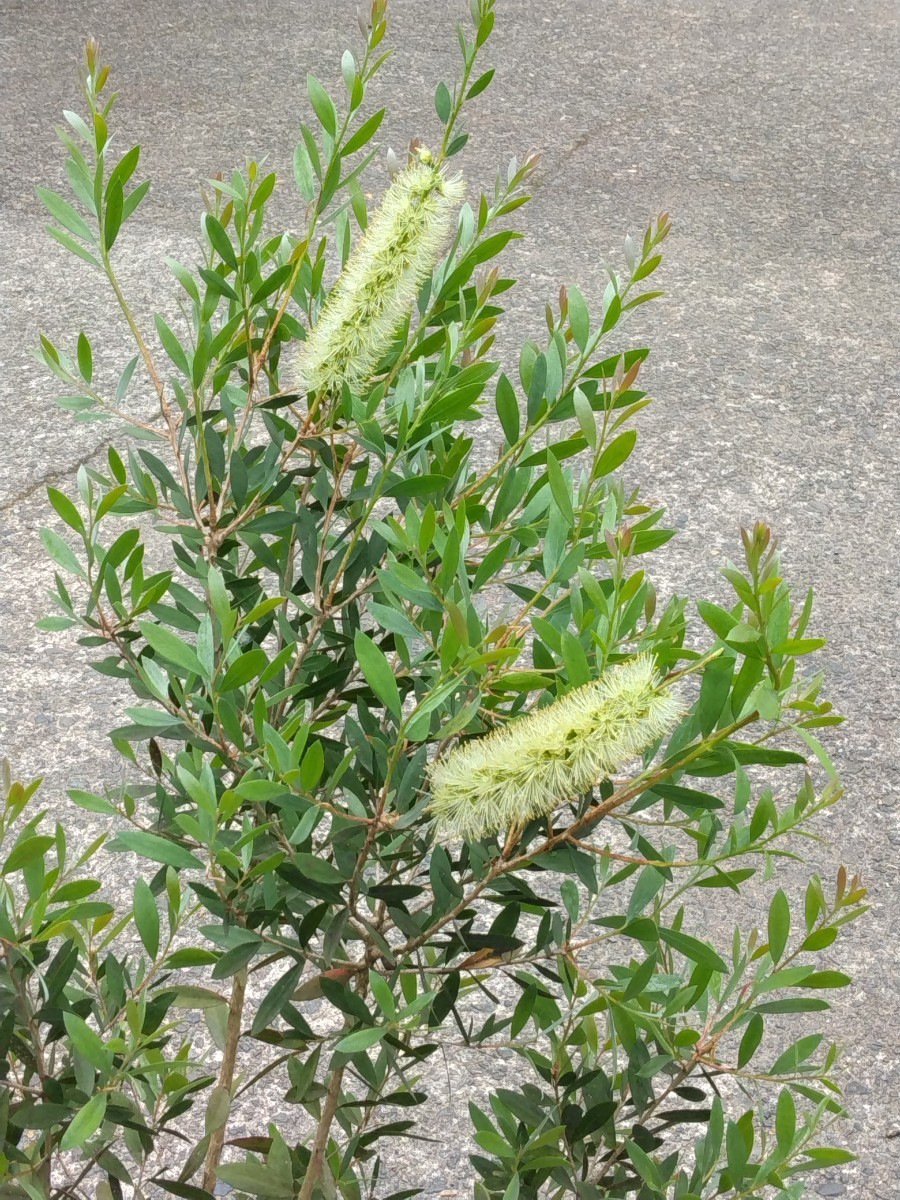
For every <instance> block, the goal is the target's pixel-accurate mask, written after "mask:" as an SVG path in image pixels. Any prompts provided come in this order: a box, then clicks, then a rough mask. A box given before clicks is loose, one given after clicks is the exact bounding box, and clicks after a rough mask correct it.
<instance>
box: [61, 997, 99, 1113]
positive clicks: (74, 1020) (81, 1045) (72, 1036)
mask: <svg viewBox="0 0 900 1200" xmlns="http://www.w3.org/2000/svg"><path fill="white" fill-rule="evenodd" d="M63 1023H64V1024H65V1027H66V1033H67V1034H68V1035H69V1040H70V1042H71V1043H72V1045H73V1046H74V1047H75V1049H76V1050H77V1051H78V1053H79V1054H81V1055H83V1057H84V1058H86V1059H87V1061H88V1062H89V1063H90V1064H91V1066H92V1067H95V1068H96V1069H97V1070H98V1071H105V1070H106V1068H107V1067H108V1066H109V1060H110V1056H109V1052H108V1051H107V1049H106V1047H105V1046H104V1045H103V1042H102V1041H101V1039H100V1037H99V1036H98V1035H97V1034H96V1033H95V1032H94V1031H93V1029H91V1027H90V1026H89V1025H88V1024H87V1023H86V1022H85V1021H83V1020H82V1019H81V1017H78V1016H76V1015H75V1013H73V1012H64V1013H63ZM88 1136H90V1135H88Z"/></svg>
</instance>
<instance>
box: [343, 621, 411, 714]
mask: <svg viewBox="0 0 900 1200" xmlns="http://www.w3.org/2000/svg"><path fill="white" fill-rule="evenodd" d="M353 648H354V650H355V651H356V658H357V661H358V662H359V665H360V669H361V670H362V673H363V675H364V676H365V677H366V682H367V683H368V685H369V687H371V689H372V691H373V692H374V693H375V695H376V696H377V697H378V699H379V700H380V701H381V703H382V704H384V705H385V707H386V708H388V709H389V710H390V712H391V713H393V715H394V716H395V717H396V718H397V719H398V720H399V719H400V715H401V711H402V702H401V700H400V689H399V688H398V687H397V680H396V679H395V678H394V672H393V671H392V670H391V667H390V664H389V663H388V660H387V658H385V656H384V654H383V653H382V652H381V650H379V649H378V647H377V646H376V645H375V643H374V642H373V641H372V639H371V638H370V637H367V636H366V634H364V633H363V632H362V630H360V629H358V630H357V631H356V636H355V637H354V639H353Z"/></svg>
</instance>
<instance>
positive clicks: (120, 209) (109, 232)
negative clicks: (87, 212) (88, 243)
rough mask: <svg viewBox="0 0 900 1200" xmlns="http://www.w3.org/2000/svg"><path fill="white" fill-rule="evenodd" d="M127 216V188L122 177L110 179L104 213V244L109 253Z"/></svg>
mask: <svg viewBox="0 0 900 1200" xmlns="http://www.w3.org/2000/svg"><path fill="white" fill-rule="evenodd" d="M124 216H125V189H124V188H123V187H122V181H121V180H120V179H110V181H109V187H108V190H107V196H106V211H105V212H104V214H103V245H104V246H105V248H106V252H107V254H108V253H109V251H110V250H112V248H113V245H114V244H115V240H116V238H117V237H118V236H119V230H120V229H121V228H122V221H123V219H124Z"/></svg>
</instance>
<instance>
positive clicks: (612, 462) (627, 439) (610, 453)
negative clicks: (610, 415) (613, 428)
mask: <svg viewBox="0 0 900 1200" xmlns="http://www.w3.org/2000/svg"><path fill="white" fill-rule="evenodd" d="M636 441H637V431H636V430H634V429H626V430H625V432H624V433H620V434H619V436H618V437H617V438H613V440H612V441H611V442H610V443H609V445H608V446H607V447H606V449H605V450H604V451H603V453H602V454H601V455H600V461H599V462H598V463H597V470H596V477H597V478H598V479H600V478H602V477H603V476H604V475H611V474H612V473H613V471H616V470H618V468H619V467H621V465H622V463H623V462H625V460H626V459H627V458H628V457H629V456H630V454H631V452H632V450H633V449H634V446H635V442H636Z"/></svg>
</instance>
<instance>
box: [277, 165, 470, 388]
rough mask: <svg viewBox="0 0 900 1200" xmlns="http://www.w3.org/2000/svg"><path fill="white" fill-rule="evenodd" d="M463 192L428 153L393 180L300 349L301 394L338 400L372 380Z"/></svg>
mask: <svg viewBox="0 0 900 1200" xmlns="http://www.w3.org/2000/svg"><path fill="white" fill-rule="evenodd" d="M464 191H465V185H464V184H463V181H462V177H461V176H459V175H457V176H454V177H452V178H449V179H448V178H447V177H446V176H445V175H444V173H443V172H442V171H441V169H440V167H438V166H437V165H436V164H435V163H434V161H433V159H432V157H431V155H430V153H429V152H428V151H420V152H419V160H418V161H417V162H414V163H412V164H411V165H410V166H408V167H406V169H405V170H403V171H400V172H399V173H398V174H397V175H396V176H395V177H394V180H393V182H392V183H391V185H390V187H389V188H388V190H387V192H386V193H385V196H384V199H383V200H382V203H381V207H380V208H379V209H378V211H377V212H376V213H375V214H374V216H373V217H372V219H371V221H370V222H369V227H368V230H367V231H366V234H365V236H364V237H363V240H362V241H361V242H360V244H359V246H358V247H357V248H356V249H355V250H354V252H353V253H352V254H351V255H350V258H349V260H348V262H347V265H346V266H345V268H344V270H343V272H342V273H341V275H340V276H339V277H338V280H337V282H336V283H335V285H334V287H333V288H332V290H331V293H330V295H329V297H328V299H327V301H326V302H325V305H324V307H323V309H322V311H321V313H320V314H319V319H318V321H317V322H316V324H315V325H314V326H313V328H312V329H311V330H310V332H309V334H308V336H307V339H306V341H305V342H304V343H303V345H302V347H301V349H300V355H299V358H298V362H297V376H298V384H299V386H300V387H301V388H303V389H304V390H306V391H314V392H318V391H323V392H327V393H331V394H336V393H338V392H339V391H340V389H341V385H342V384H344V383H346V384H348V385H349V386H350V387H351V388H352V387H354V386H355V385H358V384H359V383H361V382H363V381H364V380H366V379H367V378H368V377H369V376H370V375H371V374H372V371H373V369H374V368H375V365H376V364H377V362H378V360H379V358H381V356H382V355H383V354H384V352H385V351H386V350H387V348H388V346H389V345H390V343H391V338H392V337H393V335H394V332H395V331H396V329H397V326H398V325H399V324H400V322H401V321H402V320H403V318H404V316H405V315H406V314H407V312H408V311H409V308H410V306H411V304H412V302H413V301H414V300H415V297H416V294H417V292H418V290H419V288H420V287H421V285H422V283H423V282H424V280H425V278H426V277H427V276H428V275H429V274H430V273H431V271H432V270H433V269H434V265H435V263H436V262H437V259H438V255H439V254H440V252H441V248H442V246H443V244H444V241H445V239H446V237H447V234H448V232H449V229H450V225H451V222H452V219H453V211H454V209H455V207H456V206H457V204H459V202H460V200H461V199H462V197H463V193H464Z"/></svg>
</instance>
